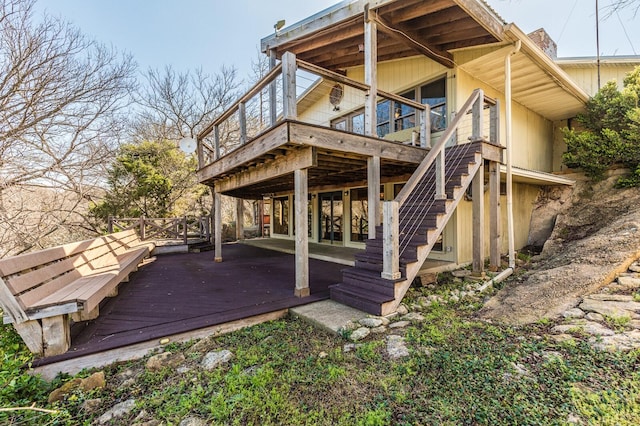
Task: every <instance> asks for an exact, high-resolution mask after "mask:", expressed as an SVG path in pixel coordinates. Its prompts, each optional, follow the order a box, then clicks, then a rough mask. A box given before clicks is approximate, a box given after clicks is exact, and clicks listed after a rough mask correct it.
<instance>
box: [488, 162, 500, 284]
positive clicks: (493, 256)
mask: <svg viewBox="0 0 640 426" xmlns="http://www.w3.org/2000/svg"><path fill="white" fill-rule="evenodd" d="M501 237H502V217H501V212H500V163H498V162H497V161H490V162H489V247H490V248H489V269H490V270H491V271H493V272H496V271H498V270H499V269H500V264H501V261H500V246H501V244H500V240H501Z"/></svg>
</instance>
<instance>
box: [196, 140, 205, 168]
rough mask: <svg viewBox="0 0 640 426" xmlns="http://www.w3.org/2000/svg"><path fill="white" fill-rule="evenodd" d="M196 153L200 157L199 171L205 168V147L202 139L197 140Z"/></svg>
mask: <svg viewBox="0 0 640 426" xmlns="http://www.w3.org/2000/svg"><path fill="white" fill-rule="evenodd" d="M196 153H197V155H198V169H201V168H203V167H204V147H203V146H202V140H201V139H200V138H197V139H196Z"/></svg>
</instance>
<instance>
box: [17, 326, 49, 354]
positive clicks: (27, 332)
mask: <svg viewBox="0 0 640 426" xmlns="http://www.w3.org/2000/svg"><path fill="white" fill-rule="evenodd" d="M13 328H15V329H16V331H17V332H18V334H19V335H20V337H22V340H23V341H24V343H25V344H26V345H27V348H29V350H30V351H31V352H32V353H34V354H37V355H43V354H44V346H43V344H42V327H41V326H40V323H39V322H38V321H37V320H31V321H26V322H23V323H22V324H17V323H13Z"/></svg>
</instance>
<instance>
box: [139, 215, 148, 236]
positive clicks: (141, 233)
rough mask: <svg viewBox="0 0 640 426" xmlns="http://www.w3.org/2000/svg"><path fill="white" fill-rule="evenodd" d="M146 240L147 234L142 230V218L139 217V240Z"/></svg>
mask: <svg viewBox="0 0 640 426" xmlns="http://www.w3.org/2000/svg"><path fill="white" fill-rule="evenodd" d="M146 238H147V234H146V232H145V229H144V216H140V239H141V240H144V239H146Z"/></svg>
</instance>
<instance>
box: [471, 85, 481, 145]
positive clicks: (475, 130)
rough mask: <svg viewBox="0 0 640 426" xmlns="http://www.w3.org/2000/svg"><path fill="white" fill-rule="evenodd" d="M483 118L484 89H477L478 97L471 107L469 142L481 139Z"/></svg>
mask: <svg viewBox="0 0 640 426" xmlns="http://www.w3.org/2000/svg"><path fill="white" fill-rule="evenodd" d="M483 118H484V91H482V89H478V97H477V98H476V101H475V102H474V103H473V106H472V107H471V122H472V125H471V126H472V127H471V142H477V141H482V140H484V138H483V137H482V123H483V121H484V120H483Z"/></svg>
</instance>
